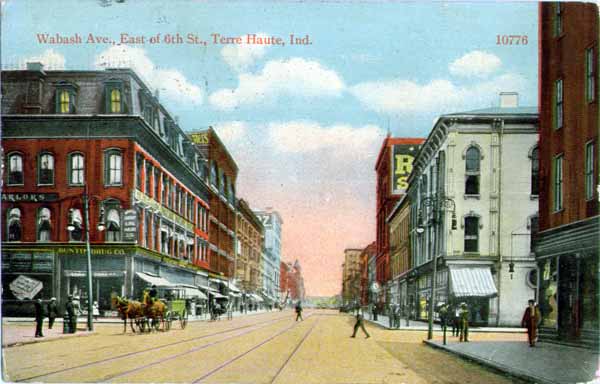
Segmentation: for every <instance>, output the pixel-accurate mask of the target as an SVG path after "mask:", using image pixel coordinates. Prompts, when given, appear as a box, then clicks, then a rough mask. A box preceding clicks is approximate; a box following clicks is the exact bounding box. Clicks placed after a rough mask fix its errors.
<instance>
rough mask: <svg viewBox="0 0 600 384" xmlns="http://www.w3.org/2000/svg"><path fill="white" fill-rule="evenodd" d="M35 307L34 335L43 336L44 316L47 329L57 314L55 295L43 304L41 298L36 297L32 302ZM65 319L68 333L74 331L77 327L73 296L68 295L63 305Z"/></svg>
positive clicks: (52, 323) (50, 327) (50, 326)
mask: <svg viewBox="0 0 600 384" xmlns="http://www.w3.org/2000/svg"><path fill="white" fill-rule="evenodd" d="M34 308H35V337H44V332H43V328H44V318H45V317H48V329H52V327H53V326H54V321H55V320H56V318H57V317H58V316H59V311H58V305H57V304H56V297H52V298H51V299H50V301H49V302H48V303H47V304H46V305H45V306H44V303H43V301H42V299H41V298H38V299H37V300H36V301H35V302H34ZM65 311H66V313H65V319H64V320H65V321H67V322H68V326H67V327H66V329H68V332H69V333H75V330H76V328H77V314H76V312H75V311H76V307H75V304H74V303H73V296H71V295H69V296H68V299H67V304H66V305H65Z"/></svg>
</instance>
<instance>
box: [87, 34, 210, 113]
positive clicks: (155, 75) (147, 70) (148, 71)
mask: <svg viewBox="0 0 600 384" xmlns="http://www.w3.org/2000/svg"><path fill="white" fill-rule="evenodd" d="M94 66H96V67H97V68H132V69H133V70H135V71H136V72H137V73H138V74H139V75H141V77H142V78H143V79H144V80H146V81H147V82H148V83H149V84H148V85H149V86H150V87H152V88H154V89H158V90H160V92H161V97H163V96H164V97H165V98H167V99H170V100H172V101H177V102H180V103H190V104H201V103H202V99H203V92H202V89H200V87H198V86H196V85H194V84H192V83H190V82H189V81H188V80H187V79H186V78H185V76H184V75H183V74H182V73H181V72H179V71H177V70H175V69H159V68H156V66H155V65H154V63H153V62H152V60H150V58H149V57H148V56H147V55H146V51H144V50H143V49H142V48H137V47H130V46H127V45H116V46H113V47H111V48H108V49H107V50H105V51H103V52H101V53H100V54H99V55H97V56H96V58H95V60H94Z"/></svg>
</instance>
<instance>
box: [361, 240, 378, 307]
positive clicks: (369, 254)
mask: <svg viewBox="0 0 600 384" xmlns="http://www.w3.org/2000/svg"><path fill="white" fill-rule="evenodd" d="M376 250H377V244H376V243H375V242H372V243H371V244H369V245H368V246H366V247H365V249H363V250H362V252H361V253H360V256H359V268H360V303H361V305H368V304H369V289H370V286H369V260H370V259H371V258H374V257H375V251H376Z"/></svg>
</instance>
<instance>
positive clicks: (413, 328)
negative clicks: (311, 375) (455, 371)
mask: <svg viewBox="0 0 600 384" xmlns="http://www.w3.org/2000/svg"><path fill="white" fill-rule="evenodd" d="M365 322H368V323H370V324H373V325H377V326H378V327H380V328H383V329H386V330H388V331H427V330H428V327H426V326H408V327H406V326H400V328H390V327H388V326H387V325H383V324H381V323H379V322H376V321H373V320H368V319H365ZM433 332H440V333H441V332H442V330H441V329H439V328H436V327H434V328H433ZM469 332H470V333H523V334H524V333H527V330H526V329H525V328H523V329H518V330H517V329H513V328H509V329H507V328H497V329H481V328H469ZM448 333H450V331H448Z"/></svg>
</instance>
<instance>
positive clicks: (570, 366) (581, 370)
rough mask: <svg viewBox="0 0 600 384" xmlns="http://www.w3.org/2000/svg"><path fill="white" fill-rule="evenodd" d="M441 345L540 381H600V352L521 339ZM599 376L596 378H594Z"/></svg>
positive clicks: (561, 383) (439, 345) (541, 383)
mask: <svg viewBox="0 0 600 384" xmlns="http://www.w3.org/2000/svg"><path fill="white" fill-rule="evenodd" d="M424 342H425V343H426V344H427V345H429V346H431V347H434V348H439V349H442V350H444V351H447V352H449V353H453V354H456V355H458V356H461V357H463V358H466V359H469V360H473V361H475V362H477V363H480V364H482V365H485V366H488V367H491V368H493V369H496V370H499V371H501V372H505V373H508V374H510V375H512V376H515V377H518V378H520V379H523V380H526V381H530V382H534V383H539V384H566V383H590V382H592V381H593V380H594V378H595V379H596V380H595V381H593V382H594V383H600V371H597V370H598V368H599V365H598V364H599V357H600V356H599V355H598V353H596V352H594V351H591V350H587V349H583V348H575V347H568V346H564V345H559V344H553V343H537V344H536V346H535V347H534V348H531V347H529V344H527V343H526V342H520V341H518V342H517V341H478V342H468V343H458V342H455V341H451V342H448V344H447V345H443V344H442V342H441V341H433V340H425V341H424ZM594 375H596V377H594Z"/></svg>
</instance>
